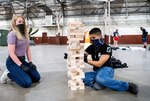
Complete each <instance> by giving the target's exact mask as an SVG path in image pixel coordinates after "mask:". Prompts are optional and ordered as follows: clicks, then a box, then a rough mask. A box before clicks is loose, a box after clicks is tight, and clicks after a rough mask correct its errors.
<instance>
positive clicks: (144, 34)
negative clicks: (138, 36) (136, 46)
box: [140, 27, 148, 48]
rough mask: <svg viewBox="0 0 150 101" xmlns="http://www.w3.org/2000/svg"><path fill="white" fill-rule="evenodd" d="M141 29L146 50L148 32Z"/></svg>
mask: <svg viewBox="0 0 150 101" xmlns="http://www.w3.org/2000/svg"><path fill="white" fill-rule="evenodd" d="M140 29H141V31H142V43H143V44H144V46H143V48H146V47H147V36H148V32H147V31H146V30H145V28H143V27H140Z"/></svg>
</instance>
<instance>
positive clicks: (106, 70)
mask: <svg viewBox="0 0 150 101" xmlns="http://www.w3.org/2000/svg"><path fill="white" fill-rule="evenodd" d="M89 35H90V40H91V42H92V44H91V45H90V46H89V47H87V49H86V50H85V56H84V61H85V62H86V63H88V64H90V65H92V66H93V71H92V72H86V73H85V78H84V79H83V82H84V83H85V85H87V86H90V87H93V88H95V89H96V90H99V89H100V88H101V87H106V88H110V89H113V90H116V91H129V92H131V93H133V94H138V91H139V90H138V86H137V85H136V84H133V83H128V82H124V81H119V80H114V79H113V77H114V69H113V67H112V66H111V63H110V60H111V55H112V49H111V47H110V46H109V45H107V44H105V43H104V41H103V39H102V34H101V30H100V29H99V28H93V29H91V30H90V32H89ZM87 55H91V57H92V60H89V59H87Z"/></svg>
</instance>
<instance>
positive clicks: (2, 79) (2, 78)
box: [0, 69, 9, 84]
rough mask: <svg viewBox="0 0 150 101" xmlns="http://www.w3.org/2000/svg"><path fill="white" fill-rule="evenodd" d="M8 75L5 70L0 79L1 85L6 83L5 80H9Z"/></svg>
mask: <svg viewBox="0 0 150 101" xmlns="http://www.w3.org/2000/svg"><path fill="white" fill-rule="evenodd" d="M8 73H9V71H8V70H7V69H6V70H5V71H4V73H3V74H2V76H1V78H0V80H1V83H3V84H5V83H7V79H9V78H8Z"/></svg>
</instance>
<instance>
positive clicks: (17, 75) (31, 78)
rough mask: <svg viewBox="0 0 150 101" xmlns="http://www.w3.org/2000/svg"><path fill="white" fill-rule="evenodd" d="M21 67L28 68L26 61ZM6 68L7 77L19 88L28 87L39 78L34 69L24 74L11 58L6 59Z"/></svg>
mask: <svg viewBox="0 0 150 101" xmlns="http://www.w3.org/2000/svg"><path fill="white" fill-rule="evenodd" d="M23 65H25V66H28V67H29V63H27V62H26V61H24V62H23ZM6 66H7V69H8V71H9V72H10V73H8V77H9V78H10V79H11V80H13V81H15V82H16V83H17V84H18V85H19V86H21V87H24V88H27V87H30V86H31V84H32V83H33V82H38V81H39V80H40V78H41V77H40V74H39V73H38V71H37V70H36V69H33V68H30V71H29V72H28V73H26V72H24V71H23V70H22V69H21V68H20V67H19V66H18V65H17V64H16V63H14V62H13V60H12V59H11V58H7V60H6Z"/></svg>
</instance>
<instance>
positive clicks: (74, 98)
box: [0, 45, 150, 101]
mask: <svg viewBox="0 0 150 101" xmlns="http://www.w3.org/2000/svg"><path fill="white" fill-rule="evenodd" d="M133 46H134V45H133ZM141 47H142V46H141ZM31 51H32V57H33V63H35V64H36V65H37V67H38V70H39V72H40V74H41V77H42V78H41V80H40V83H37V84H33V85H32V87H31V88H21V87H19V86H18V85H17V84H16V83H14V82H8V83H7V84H1V83H0V101H149V99H150V51H148V50H142V49H128V50H121V49H119V50H114V51H113V55H114V56H115V57H116V58H120V59H121V60H122V62H127V63H128V65H129V68H126V69H116V71H115V79H120V80H124V81H130V82H134V83H136V84H138V85H139V88H140V92H139V94H138V96H135V95H132V94H130V93H128V92H117V91H113V90H110V89H105V90H101V91H95V90H93V89H92V88H89V87H86V88H85V90H77V91H71V90H70V89H69V88H68V86H67V81H68V79H69V78H68V77H67V69H66V60H64V59H63V57H64V53H65V52H66V46H60V45H36V46H31ZM7 56H8V52H7V47H1V46H0V69H1V70H0V75H1V74H2V73H3V71H4V70H5V60H6V58H7ZM83 70H84V71H90V70H91V66H89V65H86V67H85V68H83Z"/></svg>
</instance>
